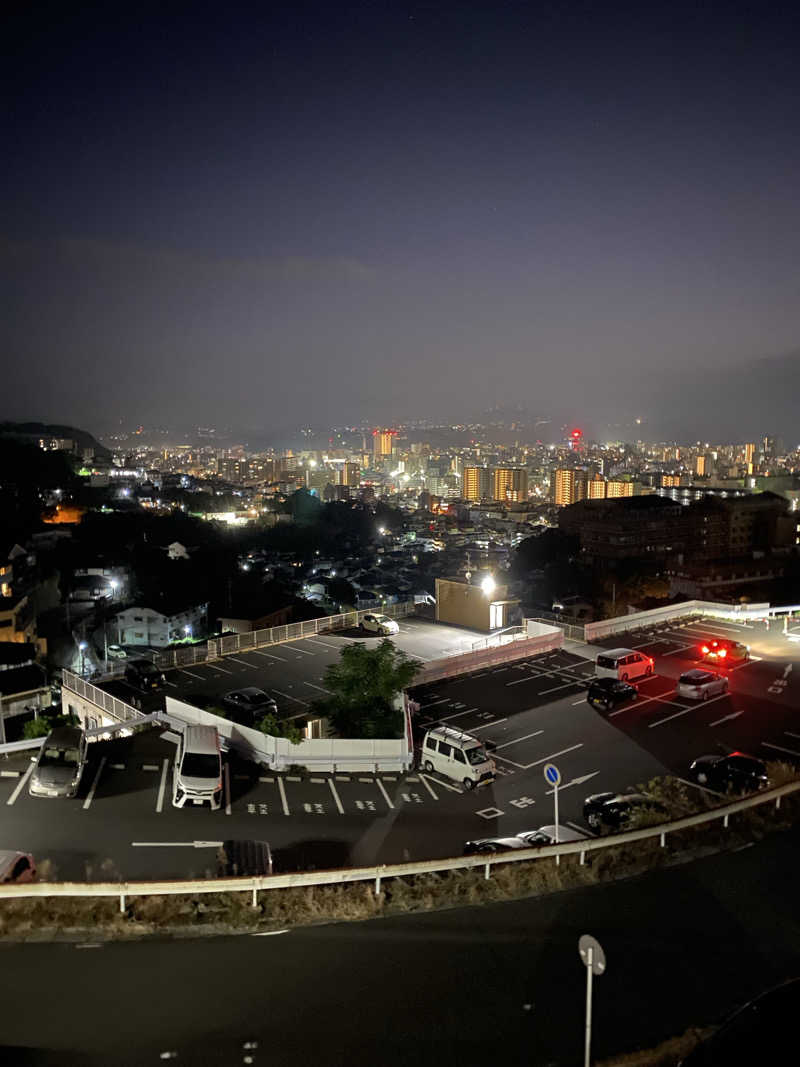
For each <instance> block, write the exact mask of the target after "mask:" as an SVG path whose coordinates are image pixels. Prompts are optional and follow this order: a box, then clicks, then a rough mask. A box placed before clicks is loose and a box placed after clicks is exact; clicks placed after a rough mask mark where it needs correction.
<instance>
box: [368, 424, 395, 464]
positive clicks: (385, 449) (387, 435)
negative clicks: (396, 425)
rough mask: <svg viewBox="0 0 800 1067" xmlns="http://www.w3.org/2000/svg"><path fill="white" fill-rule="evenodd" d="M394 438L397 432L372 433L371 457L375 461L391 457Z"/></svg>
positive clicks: (380, 431) (376, 431) (378, 431)
mask: <svg viewBox="0 0 800 1067" xmlns="http://www.w3.org/2000/svg"><path fill="white" fill-rule="evenodd" d="M396 436H397V430H373V431H372V455H373V456H374V458H375V459H385V458H386V457H387V456H391V454H392V444H393V439H394V438H395V437H396Z"/></svg>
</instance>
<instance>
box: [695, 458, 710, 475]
mask: <svg viewBox="0 0 800 1067" xmlns="http://www.w3.org/2000/svg"><path fill="white" fill-rule="evenodd" d="M694 470H695V474H699V475H700V477H701V478H702V477H703V476H704V475H706V474H707V473H708V456H706V455H704V454H703V453H702V452H701V453H700V455H699V456H698V457H697V459H696V460H695V461H694Z"/></svg>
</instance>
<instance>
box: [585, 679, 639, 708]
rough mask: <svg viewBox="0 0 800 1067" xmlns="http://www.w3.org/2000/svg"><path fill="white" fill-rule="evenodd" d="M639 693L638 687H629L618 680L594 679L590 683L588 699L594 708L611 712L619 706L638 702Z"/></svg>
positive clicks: (626, 683)
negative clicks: (629, 702) (633, 701)
mask: <svg viewBox="0 0 800 1067" xmlns="http://www.w3.org/2000/svg"><path fill="white" fill-rule="evenodd" d="M638 695H639V692H638V690H637V689H636V686H634V685H629V684H628V682H622V681H620V680H619V679H617V678H594V679H593V680H592V681H591V682H589V688H588V692H587V694H586V699H587V700H588V701H589V703H590V704H591V705H592V707H593V708H603V709H604V710H605V711H610V710H611V708H615V707H616V706H617V704H625V703H627V701H629V700H636V698H637V697H638Z"/></svg>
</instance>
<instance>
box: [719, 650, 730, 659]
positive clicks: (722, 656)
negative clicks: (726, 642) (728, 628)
mask: <svg viewBox="0 0 800 1067" xmlns="http://www.w3.org/2000/svg"><path fill="white" fill-rule="evenodd" d="M718 655H719V658H720V659H725V657H726V656H727V655H728V650H727V648H721V649H720V650H719V653H718Z"/></svg>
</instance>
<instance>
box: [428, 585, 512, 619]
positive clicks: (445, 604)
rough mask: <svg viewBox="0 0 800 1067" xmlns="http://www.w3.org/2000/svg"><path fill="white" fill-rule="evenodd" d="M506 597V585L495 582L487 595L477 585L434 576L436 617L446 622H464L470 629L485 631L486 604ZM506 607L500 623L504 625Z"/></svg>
mask: <svg viewBox="0 0 800 1067" xmlns="http://www.w3.org/2000/svg"><path fill="white" fill-rule="evenodd" d="M505 599H506V588H505V587H504V586H500V585H499V586H497V588H496V589H495V590H494V591H493V592H492V595H491V596H487V595H486V594H485V593H484V591H483V590H482V589H481V587H480V586H479V585H467V584H466V582H451V581H448V580H447V579H446V578H437V579H436V621H437V622H449V623H451V624H453V625H455V626H466V627H467V628H468V629H470V630H484V631H487V630H489V629H490V628H491V627H490V625H489V605H490V604H492V603H494V602H496V601H498V600H505ZM507 611H508V608H507V607H506V608H505V609H504V613H503V621H502V622H501V623H500V625H501V626H505V617H506V615H507Z"/></svg>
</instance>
